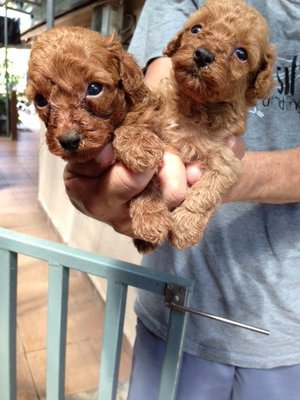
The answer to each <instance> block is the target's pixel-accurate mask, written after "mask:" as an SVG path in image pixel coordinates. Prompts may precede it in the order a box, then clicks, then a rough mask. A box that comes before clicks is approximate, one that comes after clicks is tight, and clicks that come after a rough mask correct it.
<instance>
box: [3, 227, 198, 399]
mask: <svg viewBox="0 0 300 400" xmlns="http://www.w3.org/2000/svg"><path fill="white" fill-rule="evenodd" d="M18 254H24V255H27V256H30V257H34V258H37V259H41V260H45V261H47V262H48V266H49V278H48V321H47V377H46V379H47V388H46V396H47V397H46V398H47V400H63V399H64V398H65V395H64V382H65V350H66V330H67V311H68V310H67V304H68V282H69V270H70V269H71V268H72V269H75V270H78V271H81V272H85V273H88V274H91V275H95V276H98V277H101V278H105V279H107V283H108V285H107V300H106V305H105V317H104V327H103V339H102V350H101V361H100V365H101V367H100V371H99V374H100V377H99V382H100V383H99V389H98V399H101V400H114V399H115V398H116V392H117V381H118V370H119V362H120V353H121V340H122V335H123V324H124V317H125V306H126V296H127V289H128V286H133V287H136V288H141V289H145V290H149V291H151V292H153V293H156V294H157V295H158V296H163V297H165V298H166V293H168V296H167V297H168V300H166V303H167V305H166V306H170V305H171V303H172V296H173V295H174V296H176V301H178V296H179V297H180V303H181V304H183V305H187V303H188V297H189V295H190V294H191V291H192V282H191V281H189V280H186V279H184V278H180V277H176V276H172V275H169V274H161V273H157V271H155V270H152V269H149V268H141V267H139V266H137V265H133V264H129V263H125V262H122V261H117V260H113V259H110V258H106V257H101V256H98V255H95V254H91V253H88V252H85V251H81V250H78V249H74V248H70V247H68V246H65V245H62V244H57V243H53V242H50V241H46V240H41V239H37V238H34V237H30V236H27V235H23V234H20V233H17V232H14V231H10V230H6V229H2V228H0V354H1V357H0V399H5V400H15V399H16V322H17V272H18V263H17V260H18ZM173 288H176V290H175V291H174V290H172V289H173ZM177 289H178V290H177ZM170 293H171V300H170ZM176 293H177V294H176ZM169 308H170V314H169V315H170V317H169V329H168V336H167V346H166V353H165V358H164V363H163V368H162V374H161V384H160V390H159V400H165V399H168V400H173V399H175V395H176V387H177V381H178V374H179V370H180V362H181V353H182V343H183V337H184V330H185V324H186V318H187V313H185V312H183V311H180V310H175V309H173V308H172V307H169Z"/></svg>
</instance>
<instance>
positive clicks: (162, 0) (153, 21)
mask: <svg viewBox="0 0 300 400" xmlns="http://www.w3.org/2000/svg"><path fill="white" fill-rule="evenodd" d="M197 8H198V7H197V2H196V1H193V0H146V2H145V4H144V7H143V9H142V12H141V15H140V18H139V21H138V24H137V26H136V29H135V32H134V35H133V38H132V40H131V43H130V46H129V48H128V52H129V53H131V54H133V56H134V57H135V58H136V60H137V62H138V63H139V65H140V66H141V67H142V68H144V67H145V66H146V65H147V63H148V62H149V61H150V60H151V59H153V58H157V57H160V56H162V52H163V50H164V48H165V47H166V45H167V43H168V42H169V40H170V39H171V38H172V37H173V36H174V35H175V34H176V33H177V32H178V31H180V29H181V28H182V26H183V24H184V23H185V21H186V19H187V18H188V16H189V15H190V14H191V13H192V12H194V11H196V9H197Z"/></svg>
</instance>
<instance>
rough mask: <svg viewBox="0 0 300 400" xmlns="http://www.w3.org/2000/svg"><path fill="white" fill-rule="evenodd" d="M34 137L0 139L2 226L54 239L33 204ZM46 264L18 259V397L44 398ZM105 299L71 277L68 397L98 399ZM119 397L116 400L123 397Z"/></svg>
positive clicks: (81, 278) (124, 372)
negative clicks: (15, 140) (16, 139)
mask: <svg viewBox="0 0 300 400" xmlns="http://www.w3.org/2000/svg"><path fill="white" fill-rule="evenodd" d="M38 151H39V141H38V134H37V133H36V132H31V131H19V139H18V141H17V142H12V141H11V140H9V139H7V138H3V137H0V226H2V227H5V228H8V229H13V230H16V231H18V232H23V233H26V234H29V235H32V236H36V237H39V238H45V239H49V240H54V241H58V240H59V239H58V237H57V236H56V235H55V233H54V231H53V230H52V229H51V226H50V224H49V223H48V222H47V219H46V217H45V216H44V215H43V213H42V212H41V210H40V208H39V205H38V201H37V181H38ZM47 274H48V269H47V265H46V264H45V263H43V262H41V261H38V260H33V259H31V258H29V257H25V256H20V259H19V275H18V309H17V315H18V320H17V327H18V328H17V353H18V357H17V368H18V369H17V399H18V400H37V399H44V398H45V344H46V313H47ZM103 309H104V305H103V301H102V299H101V298H100V296H99V295H98V293H97V292H96V290H95V289H94V287H93V285H92V284H91V282H90V280H89V279H88V277H86V276H85V275H84V274H81V273H78V272H74V271H73V272H71V275H70V297H69V319H68V334H67V362H66V364H67V366H66V394H67V398H68V399H72V400H80V399H85V400H91V399H96V388H97V385H98V373H99V364H98V363H99V352H100V346H101V333H102V332H101V325H102V318H103ZM123 342H124V343H123V352H122V361H121V368H120V381H122V382H124V381H126V380H127V379H128V377H129V374H130V363H131V361H130V360H131V348H130V345H129V343H128V342H127V341H126V340H124V341H123ZM122 396H123V395H121V394H120V395H119V399H121V398H122V399H123V398H124V399H125V397H122Z"/></svg>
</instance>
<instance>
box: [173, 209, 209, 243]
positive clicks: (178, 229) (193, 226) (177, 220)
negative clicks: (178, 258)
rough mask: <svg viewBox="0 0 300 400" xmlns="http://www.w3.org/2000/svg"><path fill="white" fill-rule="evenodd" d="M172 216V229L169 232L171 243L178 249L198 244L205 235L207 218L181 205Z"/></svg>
mask: <svg viewBox="0 0 300 400" xmlns="http://www.w3.org/2000/svg"><path fill="white" fill-rule="evenodd" d="M171 216H172V230H171V231H170V232H169V242H170V243H171V245H172V246H173V247H176V248H177V249H180V250H185V249H187V248H188V247H191V246H194V245H195V244H197V243H198V242H199V240H200V239H201V237H202V235H203V231H204V228H205V226H206V223H207V218H203V215H200V214H196V213H193V212H189V211H188V210H186V209H184V208H181V207H178V208H176V209H175V210H174V211H173V212H172V214H171Z"/></svg>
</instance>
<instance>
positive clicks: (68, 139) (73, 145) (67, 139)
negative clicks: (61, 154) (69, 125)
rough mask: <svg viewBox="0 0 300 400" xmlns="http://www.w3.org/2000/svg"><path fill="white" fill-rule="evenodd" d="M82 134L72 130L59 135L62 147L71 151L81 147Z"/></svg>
mask: <svg viewBox="0 0 300 400" xmlns="http://www.w3.org/2000/svg"><path fill="white" fill-rule="evenodd" d="M80 140H81V136H80V134H79V133H77V132H72V133H69V134H66V135H62V136H59V137H58V141H59V143H60V145H61V147H62V148H64V149H65V150H69V151H76V150H77V149H78V147H79V144H80Z"/></svg>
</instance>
